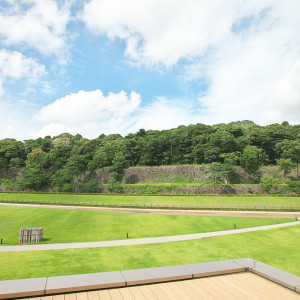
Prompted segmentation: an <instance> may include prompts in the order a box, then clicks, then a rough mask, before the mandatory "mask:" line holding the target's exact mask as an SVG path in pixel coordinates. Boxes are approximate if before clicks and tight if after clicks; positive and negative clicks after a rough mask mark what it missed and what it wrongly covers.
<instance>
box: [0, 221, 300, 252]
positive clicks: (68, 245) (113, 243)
mask: <svg viewBox="0 0 300 300" xmlns="http://www.w3.org/2000/svg"><path fill="white" fill-rule="evenodd" d="M297 225H300V221H296V222H289V223H283V224H275V225H266V226H259V227H251V228H243V229H233V230H225V231H215V232H205V233H194V234H184V235H174V236H161V237H150V238H139V239H130V238H129V239H124V240H112V241H97V242H81V243H59V244H35V245H22V246H19V245H18V246H0V252H19V251H39V250H61V249H76V248H99V247H114V246H130V245H142V244H156V243H168V242H178V241H188V240H196V239H204V238H210V237H215V236H223V235H230V234H238V233H245V232H253V231H260V230H267V229H274V228H283V227H288V226H297Z"/></svg>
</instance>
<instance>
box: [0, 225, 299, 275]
mask: <svg viewBox="0 0 300 300" xmlns="http://www.w3.org/2000/svg"><path fill="white" fill-rule="evenodd" d="M299 235H300V226H292V227H289V228H280V229H272V230H266V231H260V232H251V233H244V234H237V235H233V236H223V237H214V238H210V239H202V240H194V241H185V242H173V243H164V244H152V245H139V246H126V247H125V246H124V247H108V248H94V249H73V250H51V251H37V252H34V253H33V252H15V253H8V252H6V253H0V265H1V272H0V280H5V279H16V278H29V277H43V276H54V275H66V274H79V273H92V272H104V271H113V270H126V269H135V268H148V267H157V266H168V265H180V264H186V263H197V262H206V261H214V260H223V259H233V258H241V257H251V258H253V259H257V260H259V261H262V262H265V263H267V264H270V265H272V266H274V267H277V268H280V269H283V270H285V271H288V272H291V273H294V274H296V275H298V276H300V257H299V248H300V239H299V238H297V237H299Z"/></svg>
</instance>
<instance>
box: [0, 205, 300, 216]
mask: <svg viewBox="0 0 300 300" xmlns="http://www.w3.org/2000/svg"><path fill="white" fill-rule="evenodd" d="M0 206H19V207H44V208H54V209H76V210H97V211H113V212H124V213H144V214H158V215H189V216H218V217H253V218H299V219H300V212H275V211H225V210H177V209H176V210H172V209H137V208H135V209H133V208H114V207H92V206H61V205H42V204H12V203H0Z"/></svg>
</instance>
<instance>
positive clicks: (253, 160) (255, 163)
mask: <svg viewBox="0 0 300 300" xmlns="http://www.w3.org/2000/svg"><path fill="white" fill-rule="evenodd" d="M265 161H266V156H265V154H264V152H263V150H262V149H260V148H258V147H256V146H247V147H245V149H244V151H243V153H242V156H241V166H242V167H243V169H244V170H245V171H246V172H248V173H249V174H256V173H257V172H258V170H259V168H260V166H261V165H262V164H263V163H264V162H265Z"/></svg>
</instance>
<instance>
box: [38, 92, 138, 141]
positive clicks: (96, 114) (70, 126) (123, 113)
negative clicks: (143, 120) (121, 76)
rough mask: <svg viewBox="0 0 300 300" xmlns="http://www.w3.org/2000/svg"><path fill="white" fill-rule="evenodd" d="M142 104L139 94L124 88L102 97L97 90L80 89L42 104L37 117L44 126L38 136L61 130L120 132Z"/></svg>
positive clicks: (90, 134) (91, 133) (89, 133)
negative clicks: (126, 91) (44, 104)
mask: <svg viewBox="0 0 300 300" xmlns="http://www.w3.org/2000/svg"><path fill="white" fill-rule="evenodd" d="M140 103H141V98H140V95H139V94H137V93H135V92H131V93H130V95H127V94H126V93H125V92H124V91H121V92H119V93H117V94H115V93H109V94H108V95H107V96H104V95H103V93H102V92H101V91H100V90H95V91H90V92H87V91H79V92H78V93H73V94H70V95H67V96H65V97H63V98H60V99H58V100H56V101H55V102H53V103H51V104H49V105H47V106H45V107H43V108H42V109H41V110H40V111H39V112H38V113H37V114H36V119H37V120H38V121H40V122H43V123H44V124H45V126H44V127H43V128H42V129H41V130H40V131H39V132H38V133H37V136H40V135H41V136H45V135H57V134H59V133H62V132H70V133H73V134H76V133H80V134H82V135H84V136H85V137H96V136H98V135H99V134H100V133H112V132H114V133H122V132H125V131H126V130H127V128H128V127H130V126H131V124H132V122H133V121H134V117H135V116H134V112H135V111H136V110H137V108H138V107H139V105H140Z"/></svg>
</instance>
